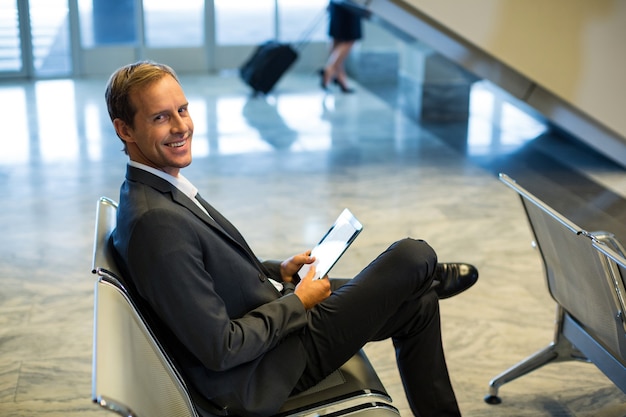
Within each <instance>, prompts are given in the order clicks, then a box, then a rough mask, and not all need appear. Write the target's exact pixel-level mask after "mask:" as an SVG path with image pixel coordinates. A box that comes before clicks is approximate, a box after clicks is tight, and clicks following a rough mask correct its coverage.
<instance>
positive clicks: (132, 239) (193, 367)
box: [113, 166, 307, 415]
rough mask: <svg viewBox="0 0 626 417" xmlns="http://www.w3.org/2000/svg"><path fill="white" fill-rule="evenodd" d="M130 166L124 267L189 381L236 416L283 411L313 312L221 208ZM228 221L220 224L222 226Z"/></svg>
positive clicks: (123, 201)
mask: <svg viewBox="0 0 626 417" xmlns="http://www.w3.org/2000/svg"><path fill="white" fill-rule="evenodd" d="M203 205H205V207H206V208H207V210H208V211H209V213H210V214H211V216H212V217H213V219H215V220H217V222H216V221H214V220H213V219H211V218H210V217H209V216H207V215H206V214H205V213H203V212H202V210H200V209H199V208H198V207H197V206H196V205H195V204H194V203H193V202H192V201H191V200H190V199H189V198H188V197H187V196H185V195H184V194H183V193H182V192H180V191H179V190H178V189H177V188H176V187H174V186H173V185H171V184H170V183H169V182H167V181H165V180H163V179H162V178H159V177H157V176H155V175H153V174H151V173H149V172H146V171H144V170H141V169H138V168H134V167H131V166H129V167H128V170H127V174H126V181H125V182H124V183H123V185H122V187H121V192H120V202H119V208H118V219H117V228H116V230H115V231H114V234H113V245H114V247H115V249H116V251H117V254H118V256H119V259H120V261H121V262H120V263H121V265H120V268H121V269H122V270H123V271H124V273H125V274H126V278H127V279H128V280H129V281H131V284H132V286H133V287H134V288H135V290H136V293H137V294H138V295H139V297H140V298H141V299H142V301H143V302H145V303H146V304H147V305H148V306H149V308H151V309H152V310H153V312H154V313H155V314H156V316H157V319H158V321H160V323H161V324H162V326H164V327H165V328H166V332H168V333H169V334H170V336H171V340H169V341H167V342H166V344H169V345H170V346H169V348H170V349H172V350H173V354H174V356H175V359H176V360H177V362H178V363H179V365H180V366H181V367H182V372H183V374H184V376H185V377H186V378H187V379H188V380H189V381H190V382H191V383H192V384H193V385H194V386H195V388H196V389H197V390H198V391H200V392H201V393H202V394H203V395H204V396H205V397H207V398H208V399H210V400H212V401H214V402H215V403H217V404H219V405H222V406H226V407H228V409H230V410H231V412H232V413H233V414H236V415H269V414H273V413H274V412H276V411H277V410H278V408H280V406H281V405H282V404H283V402H284V401H285V400H286V398H287V397H288V396H289V394H290V393H291V391H292V389H293V387H294V386H295V384H296V382H297V380H298V379H299V377H300V376H301V374H302V372H303V370H304V366H305V358H306V357H305V355H306V352H305V351H304V348H303V345H302V342H301V340H300V337H299V333H300V332H302V331H303V329H304V327H305V326H306V324H307V315H306V311H305V310H304V307H303V305H302V303H301V302H300V300H299V299H298V298H297V297H296V296H295V295H294V294H292V293H291V294H287V295H283V294H281V293H280V292H279V291H278V290H276V288H275V287H274V286H273V285H272V283H271V282H269V280H268V279H267V278H268V277H269V276H271V277H272V278H274V279H276V280H279V281H280V280H281V278H280V273H279V264H278V263H270V262H260V261H259V260H258V258H256V256H255V255H254V254H253V253H252V251H251V249H250V248H249V247H248V245H247V244H246V242H245V241H244V239H243V237H242V236H241V235H240V234H239V232H237V230H236V229H235V228H234V227H233V226H232V225H231V224H230V223H229V222H228V221H227V220H226V219H225V218H223V217H222V216H221V215H220V214H219V213H218V212H217V211H216V210H215V209H213V208H212V207H211V206H209V205H208V204H206V203H203ZM218 223H219V224H218Z"/></svg>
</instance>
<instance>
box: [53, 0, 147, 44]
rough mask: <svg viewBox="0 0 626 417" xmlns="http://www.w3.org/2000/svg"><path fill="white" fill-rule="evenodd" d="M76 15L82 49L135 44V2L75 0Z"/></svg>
mask: <svg viewBox="0 0 626 417" xmlns="http://www.w3.org/2000/svg"><path fill="white" fill-rule="evenodd" d="M41 1H46V0H41ZM78 13H79V19H80V35H81V43H82V46H83V47H84V48H93V47H94V46H105V45H135V44H136V43H137V5H136V1H135V0H78Z"/></svg>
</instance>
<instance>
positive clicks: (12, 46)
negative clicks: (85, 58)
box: [0, 0, 72, 78]
mask: <svg viewBox="0 0 626 417" xmlns="http://www.w3.org/2000/svg"><path fill="white" fill-rule="evenodd" d="M69 22H70V19H69V8H68V1H67V0H30V1H28V2H27V1H24V0H0V76H1V77H3V78H4V77H38V78H46V77H59V76H66V75H70V74H72V48H71V42H70V23H69Z"/></svg>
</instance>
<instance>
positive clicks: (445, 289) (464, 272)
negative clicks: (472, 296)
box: [435, 263, 478, 300]
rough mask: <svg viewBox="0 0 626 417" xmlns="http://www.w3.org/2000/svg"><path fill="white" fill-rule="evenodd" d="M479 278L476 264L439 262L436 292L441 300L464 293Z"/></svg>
mask: <svg viewBox="0 0 626 417" xmlns="http://www.w3.org/2000/svg"><path fill="white" fill-rule="evenodd" d="M477 280H478V270H477V269H476V267H475V266H473V265H469V264H461V263H450V264H437V269H435V282H437V284H436V286H435V292H436V293H437V295H438V296H439V299H440V300H443V299H445V298H450V297H452V296H455V295H457V294H459V293H462V292H463V291H465V290H466V289H468V288H469V287H471V286H472V285H474V284H475V283H476V281H477Z"/></svg>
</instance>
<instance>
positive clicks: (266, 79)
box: [239, 41, 298, 94]
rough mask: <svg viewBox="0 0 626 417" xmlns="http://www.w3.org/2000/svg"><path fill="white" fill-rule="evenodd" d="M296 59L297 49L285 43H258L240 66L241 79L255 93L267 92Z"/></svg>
mask: <svg viewBox="0 0 626 417" xmlns="http://www.w3.org/2000/svg"><path fill="white" fill-rule="evenodd" d="M296 59H298V51H296V50H295V49H294V48H293V47H292V46H291V45H289V44H287V43H280V42H276V41H267V42H265V43H262V44H261V45H259V46H258V47H257V48H256V49H255V51H254V53H253V54H252V56H251V57H250V59H248V60H247V61H246V62H245V63H244V64H243V65H242V67H241V68H240V70H239V72H240V74H241V78H242V79H243V81H244V82H245V83H246V84H248V85H249V86H250V87H252V89H253V90H254V92H255V93H258V92H261V93H263V94H267V93H268V92H269V91H270V90H271V89H272V88H274V85H276V83H277V82H278V80H279V79H280V77H282V76H283V74H284V73H285V72H287V70H288V69H289V67H291V65H292V64H293V63H294V62H296Z"/></svg>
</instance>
